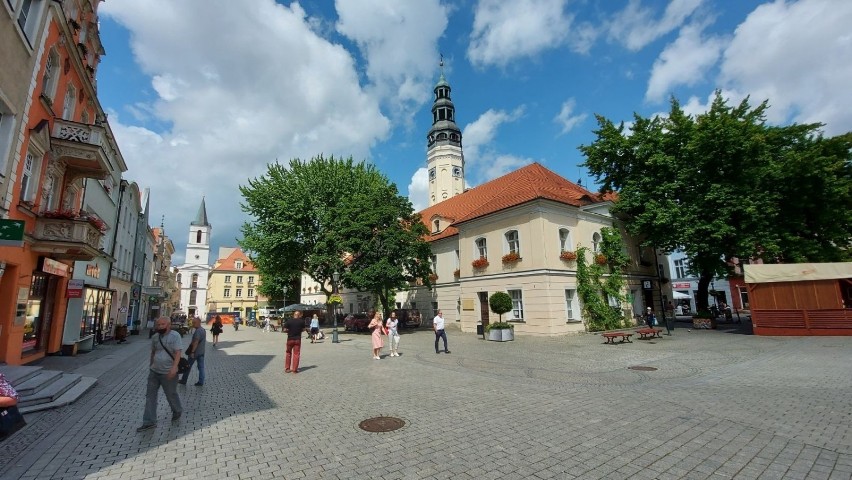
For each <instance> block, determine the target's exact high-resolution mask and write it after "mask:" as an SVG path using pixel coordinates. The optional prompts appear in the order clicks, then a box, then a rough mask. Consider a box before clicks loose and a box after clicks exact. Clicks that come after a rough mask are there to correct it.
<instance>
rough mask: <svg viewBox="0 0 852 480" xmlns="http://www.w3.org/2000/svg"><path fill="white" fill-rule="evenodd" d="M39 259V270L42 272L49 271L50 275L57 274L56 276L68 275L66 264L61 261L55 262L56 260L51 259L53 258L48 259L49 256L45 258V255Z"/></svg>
mask: <svg viewBox="0 0 852 480" xmlns="http://www.w3.org/2000/svg"><path fill="white" fill-rule="evenodd" d="M41 259H42V263H41V271H42V272H44V273H49V274H51V275H57V276H60V277H67V276H68V268H69V267H68V265H65V264H64V263H62V262H57V261H56V260H53V259H50V258H47V257H41Z"/></svg>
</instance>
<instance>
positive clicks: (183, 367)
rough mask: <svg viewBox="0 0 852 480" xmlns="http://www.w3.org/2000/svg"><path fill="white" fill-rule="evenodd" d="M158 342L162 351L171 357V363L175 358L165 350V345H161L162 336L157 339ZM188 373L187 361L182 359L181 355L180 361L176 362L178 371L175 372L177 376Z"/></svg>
mask: <svg viewBox="0 0 852 480" xmlns="http://www.w3.org/2000/svg"><path fill="white" fill-rule="evenodd" d="M159 340H160V345H162V346H163V350H165V351H166V353H168V354H169V357H171V359H172V361H174V359H175V356H174V355H172V352H170V351H169V349H168V348H166V345H165V344H164V343H163V337H162V336H160V337H159ZM188 371H189V360H187V359H186V358H184V357H183V355H181V357H180V360H178V370H177V372H178V373H179V374H181V375H183V374H184V373H186V372H188Z"/></svg>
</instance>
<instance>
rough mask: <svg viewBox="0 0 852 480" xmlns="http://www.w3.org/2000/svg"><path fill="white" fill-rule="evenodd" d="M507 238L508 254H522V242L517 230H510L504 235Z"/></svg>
mask: <svg viewBox="0 0 852 480" xmlns="http://www.w3.org/2000/svg"><path fill="white" fill-rule="evenodd" d="M504 236H505V237H506V253H517V254H518V255H520V254H521V240H520V237H518V231H517V230H509V231H508V232H506V233H505V235H504Z"/></svg>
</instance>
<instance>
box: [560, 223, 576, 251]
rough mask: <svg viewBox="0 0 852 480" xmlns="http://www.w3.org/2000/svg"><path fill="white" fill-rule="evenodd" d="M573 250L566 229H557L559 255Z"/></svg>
mask: <svg viewBox="0 0 852 480" xmlns="http://www.w3.org/2000/svg"><path fill="white" fill-rule="evenodd" d="M572 250H573V248H572V246H571V232H570V231H569V230H568V229H567V228H560V229H559V253H562V252H570V251H572Z"/></svg>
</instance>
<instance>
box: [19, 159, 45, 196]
mask: <svg viewBox="0 0 852 480" xmlns="http://www.w3.org/2000/svg"><path fill="white" fill-rule="evenodd" d="M39 164H40V162H39V157H38V155H36V154H35V153H33V152H31V151H30V150H27V154H26V155H24V165H23V167H21V193H20V195H19V198H20V199H21V200H22V201H25V202H34V201H35V194H36V192H37V191H38V176H39V171H40V169H39Z"/></svg>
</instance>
